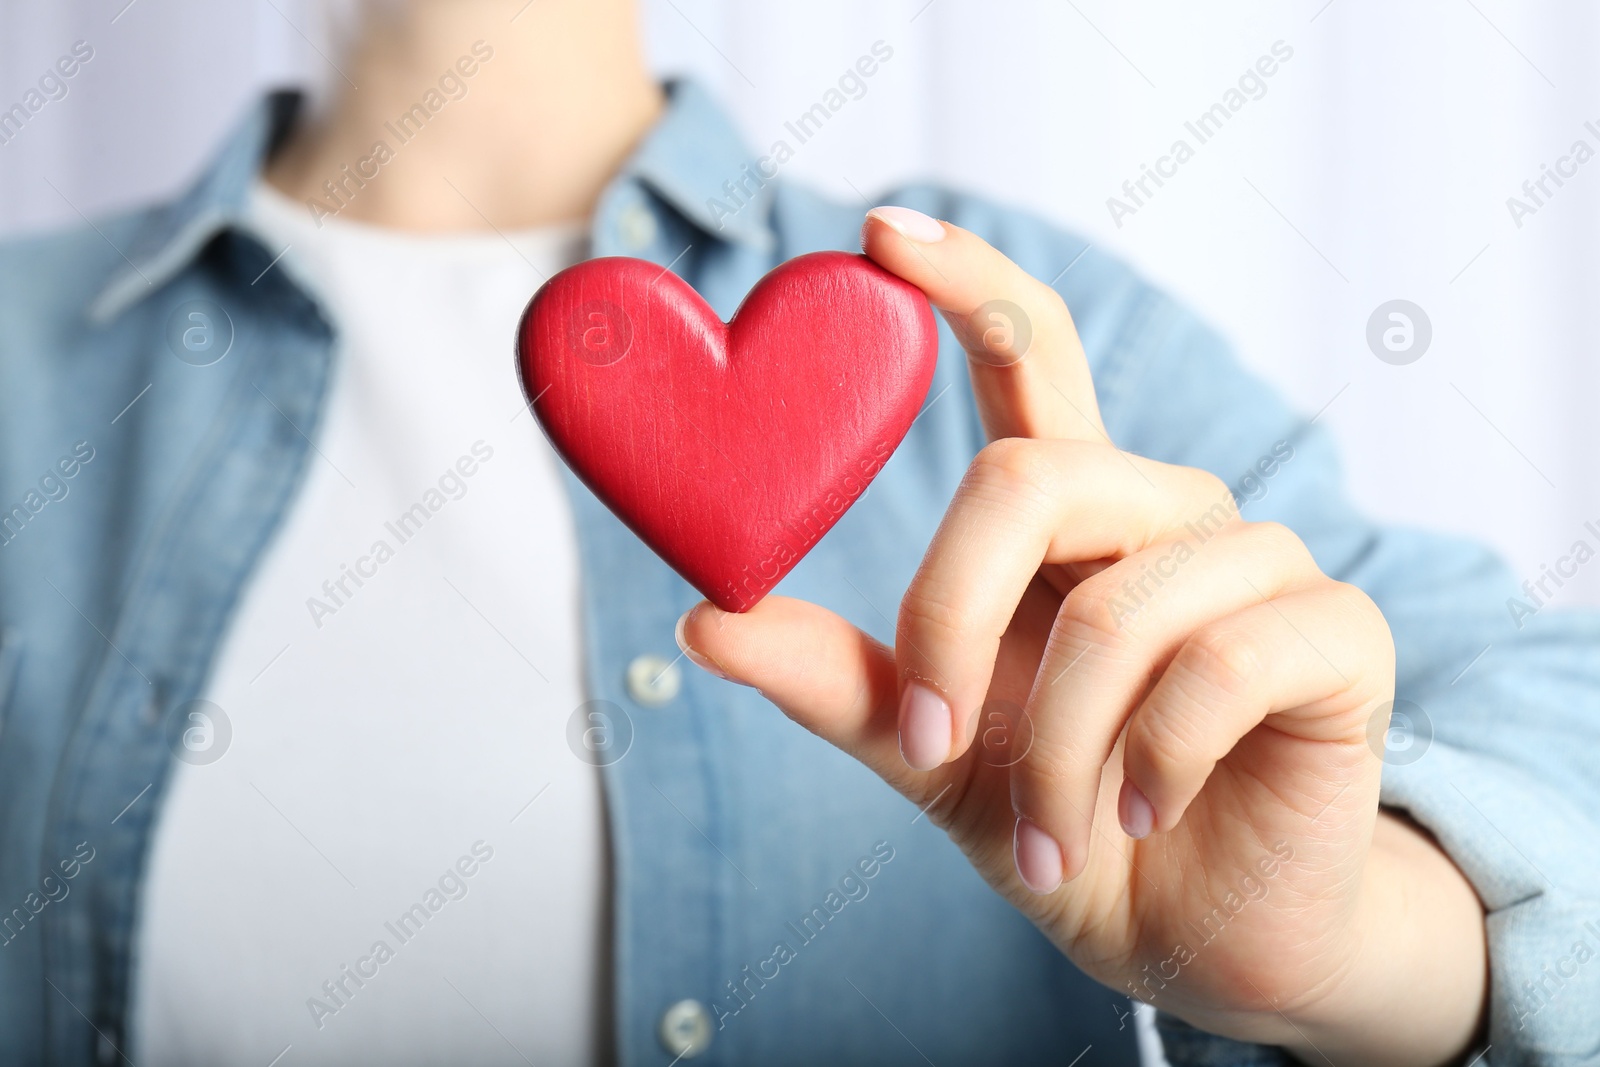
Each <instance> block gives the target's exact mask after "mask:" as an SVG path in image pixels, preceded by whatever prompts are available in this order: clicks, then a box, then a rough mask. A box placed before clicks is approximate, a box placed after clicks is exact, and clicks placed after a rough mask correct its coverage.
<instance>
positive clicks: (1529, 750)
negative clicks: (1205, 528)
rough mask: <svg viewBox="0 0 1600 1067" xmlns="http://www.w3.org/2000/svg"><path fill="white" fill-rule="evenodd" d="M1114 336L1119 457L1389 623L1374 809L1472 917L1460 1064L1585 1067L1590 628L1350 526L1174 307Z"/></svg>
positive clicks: (1597, 798) (1170, 1041) (1108, 393)
mask: <svg viewBox="0 0 1600 1067" xmlns="http://www.w3.org/2000/svg"><path fill="white" fill-rule="evenodd" d="M1122 322H1123V325H1122V326H1121V327H1120V328H1119V329H1118V330H1117V331H1115V332H1112V333H1109V334H1107V335H1106V337H1105V340H1104V346H1105V347H1104V350H1103V351H1102V352H1100V353H1098V354H1097V355H1096V357H1095V362H1096V363H1097V380H1098V382H1099V386H1100V398H1101V404H1102V408H1103V411H1104V414H1105V418H1106V423H1107V426H1108V428H1109V430H1110V433H1111V434H1112V436H1113V438H1114V439H1115V440H1116V442H1117V444H1118V445H1119V446H1121V447H1123V448H1125V449H1128V450H1130V451H1134V452H1138V453H1140V454H1143V455H1147V456H1150V457H1152V458H1155V459H1159V460H1163V461H1166V462H1172V463H1181V464H1186V465H1189V466H1195V467H1201V468H1204V469H1206V470H1209V471H1211V472H1213V473H1214V474H1216V475H1218V476H1219V477H1221V478H1222V479H1223V480H1224V481H1226V482H1227V483H1228V484H1229V485H1230V486H1233V487H1234V493H1235V496H1236V497H1238V498H1239V499H1240V501H1241V506H1242V508H1241V509H1242V511H1243V513H1244V516H1245V517H1246V518H1247V519H1251V520H1274V521H1278V522H1282V523H1284V524H1285V525H1287V526H1288V527H1290V528H1291V529H1293V530H1294V531H1295V532H1296V533H1297V534H1298V535H1299V536H1300V537H1301V538H1302V539H1303V540H1304V541H1305V543H1306V544H1307V546H1309V548H1310V549H1311V552H1312V553H1313V555H1314V556H1315V558H1316V560H1317V562H1318V564H1319V565H1320V566H1321V568H1322V569H1323V571H1324V572H1325V573H1327V574H1328V575H1330V576H1332V577H1334V578H1338V579H1340V580H1343V581H1347V582H1350V583H1352V584H1354V585H1357V586H1359V587H1360V588H1362V589H1363V590H1365V591H1366V592H1367V594H1368V595H1370V596H1371V597H1372V598H1373V600H1375V601H1376V602H1377V604H1378V606H1379V607H1380V608H1381V609H1382V610H1383V613H1384V615H1385V617H1386V618H1387V619H1388V622H1389V625H1390V628H1391V630H1392V631H1393V634H1394V640H1395V647H1396V654H1397V667H1398V674H1397V683H1396V705H1395V714H1394V716H1393V718H1392V720H1391V724H1390V731H1391V734H1390V744H1389V746H1388V750H1387V754H1386V757H1385V767H1384V774H1383V789H1382V802H1383V804H1385V805H1386V806H1388V807H1390V808H1393V809H1399V810H1404V811H1405V812H1407V813H1409V814H1410V816H1411V817H1412V818H1413V819H1415V820H1416V822H1418V823H1419V824H1420V825H1422V826H1423V827H1425V828H1426V829H1427V830H1428V831H1430V832H1431V833H1432V834H1433V835H1434V837H1435V838H1436V839H1437V840H1438V842H1439V844H1440V846H1441V847H1442V848H1444V849H1445V851H1446V852H1448V854H1449V855H1450V856H1451V858H1452V859H1453V860H1454V861H1455V863H1456V865H1457V866H1458V867H1459V868H1460V869H1461V871H1462V872H1463V873H1464V874H1465V875H1466V877H1467V878H1468V879H1469V880H1470V881H1471V883H1472V885H1473V886H1474V887H1475V889H1476V890H1477V893H1478V896H1479V898H1480V899H1481V900H1482V902H1483V905H1484V907H1485V909H1486V911H1487V933H1488V944H1489V958H1490V995H1491V1007H1490V1018H1489V1033H1488V1043H1487V1044H1488V1049H1489V1051H1488V1052H1487V1054H1486V1055H1485V1056H1484V1057H1483V1058H1482V1059H1480V1060H1478V1063H1479V1064H1489V1063H1492V1064H1494V1065H1495V1067H1510V1065H1540V1067H1543V1065H1554V1064H1561V1065H1563V1067H1572V1065H1578V1064H1596V1065H1600V889H1597V887H1600V821H1597V813H1600V614H1597V613H1595V612H1592V611H1564V610H1560V609H1559V608H1558V607H1556V606H1553V605H1552V604H1551V603H1550V601H1551V600H1552V599H1553V600H1556V601H1558V602H1559V599H1560V598H1559V591H1558V589H1557V587H1556V585H1555V583H1554V580H1553V579H1548V578H1547V579H1546V581H1545V583H1544V590H1543V592H1541V590H1540V588H1539V586H1538V584H1537V582H1538V578H1539V577H1543V576H1544V575H1543V572H1541V575H1540V576H1535V578H1534V584H1532V585H1530V586H1529V587H1526V588H1525V587H1524V586H1523V583H1522V581H1521V579H1520V578H1518V577H1515V576H1513V574H1512V573H1511V572H1510V570H1509V569H1508V568H1507V567H1506V565H1505V564H1504V563H1503V562H1502V561H1500V560H1499V559H1497V558H1496V557H1495V556H1494V554H1492V553H1491V552H1489V551H1487V550H1486V549H1484V548H1483V547H1481V546H1479V545H1476V544H1473V543H1471V542H1469V541H1466V540H1462V539H1459V538H1454V537H1449V536H1444V535H1440V534H1434V533H1426V532H1421V531H1416V530H1409V529H1399V528H1391V527H1383V526H1378V525H1376V524H1374V523H1372V522H1371V521H1369V520H1368V519H1366V518H1365V517H1363V516H1362V515H1361V514H1359V513H1358V512H1357V511H1356V510H1355V509H1354V508H1353V507H1352V506H1351V504H1350V502H1349V501H1348V500H1347V499H1346V497H1345V494H1344V491H1343V489H1342V488H1341V485H1340V475H1339V471H1338V465H1337V462H1336V458H1335V455H1334V451H1333V448H1332V444H1331V440H1330V437H1329V435H1328V433H1327V432H1326V431H1324V430H1323V429H1322V428H1321V427H1319V426H1317V425H1315V424H1314V423H1312V422H1309V421H1308V420H1307V419H1306V418H1304V417H1301V416H1299V415H1296V414H1294V413H1293V412H1291V411H1290V410H1289V409H1288V408H1287V407H1286V406H1285V404H1284V403H1283V402H1282V401H1281V400H1280V399H1279V398H1278V397H1277V396H1276V395H1275V394H1274V393H1273V392H1272V391H1271V390H1270V389H1268V388H1267V387H1266V386H1265V385H1264V384H1263V383H1262V382H1260V381H1259V380H1258V379H1256V378H1255V377H1254V376H1252V375H1250V374H1249V373H1247V372H1245V371H1244V370H1243V369H1242V368H1241V367H1240V366H1239V365H1238V364H1237V363H1236V362H1235V360H1234V359H1233V357H1232V355H1231V354H1230V353H1229V351H1228V350H1227V347H1226V345H1224V344H1223V343H1222V342H1221V341H1220V340H1219V339H1218V338H1217V337H1216V336H1215V335H1214V334H1213V333H1212V332H1211V331H1210V330H1208V329H1207V328H1205V327H1204V326H1202V325H1200V324H1199V323H1198V322H1197V321H1196V320H1195V319H1194V318H1193V317H1192V316H1191V315H1189V314H1188V313H1187V312H1185V311H1183V310H1182V309H1181V308H1179V307H1177V306H1176V305H1175V304H1174V303H1173V302H1172V301H1170V300H1168V299H1166V298H1165V297H1162V296H1160V295H1159V294H1156V293H1154V292H1151V291H1147V290H1145V291H1141V294H1140V295H1139V296H1138V297H1137V298H1134V299H1132V300H1131V307H1130V310H1129V313H1128V314H1127V315H1125V316H1123V317H1122ZM1571 538H1572V541H1573V545H1572V548H1571V550H1570V551H1569V553H1568V555H1567V556H1565V557H1562V558H1563V559H1565V560H1566V561H1567V562H1566V563H1561V561H1560V560H1558V561H1557V566H1558V567H1559V568H1560V569H1562V570H1565V571H1566V572H1567V575H1566V576H1567V577H1570V576H1571V573H1572V569H1573V568H1574V567H1575V566H1578V565H1581V564H1582V563H1583V562H1585V561H1587V560H1588V559H1589V558H1590V557H1593V556H1595V555H1596V549H1600V517H1597V518H1596V520H1595V521H1593V522H1591V523H1589V524H1588V525H1587V526H1585V527H1584V528H1583V529H1579V530H1573V531H1571ZM1597 565H1600V564H1597ZM1558 577H1559V575H1558ZM1163 1034H1164V1040H1165V1041H1166V1045H1167V1055H1168V1057H1169V1058H1170V1059H1171V1062H1172V1063H1173V1065H1174V1067H1199V1065H1206V1067H1218V1065H1223V1064H1227V1065H1234V1064H1238V1065H1244V1064H1252V1065H1254V1064H1260V1063H1276V1062H1280V1061H1279V1060H1276V1059H1273V1058H1270V1057H1268V1058H1265V1059H1263V1058H1261V1057H1262V1055H1263V1051H1262V1050H1259V1049H1251V1048H1249V1047H1248V1046H1242V1045H1239V1044H1237V1043H1235V1042H1230V1041H1223V1040H1221V1039H1217V1038H1210V1037H1207V1036H1206V1035H1203V1034H1201V1033H1199V1031H1196V1030H1193V1029H1192V1028H1189V1027H1185V1026H1182V1024H1179V1023H1177V1021H1176V1020H1166V1019H1164V1020H1163ZM1281 1062H1289V1061H1288V1060H1287V1059H1284V1060H1282V1061H1281Z"/></svg>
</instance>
